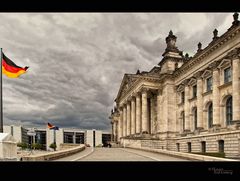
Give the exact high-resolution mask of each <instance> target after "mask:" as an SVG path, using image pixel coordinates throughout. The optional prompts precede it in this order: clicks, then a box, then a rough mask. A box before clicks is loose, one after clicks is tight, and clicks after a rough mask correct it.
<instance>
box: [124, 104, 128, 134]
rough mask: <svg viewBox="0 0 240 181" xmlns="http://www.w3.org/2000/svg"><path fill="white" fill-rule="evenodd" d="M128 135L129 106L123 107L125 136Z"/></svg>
mask: <svg viewBox="0 0 240 181" xmlns="http://www.w3.org/2000/svg"><path fill="white" fill-rule="evenodd" d="M126 135H127V106H126V104H124V105H123V136H126Z"/></svg>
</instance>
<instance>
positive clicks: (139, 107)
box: [136, 93, 142, 134]
mask: <svg viewBox="0 0 240 181" xmlns="http://www.w3.org/2000/svg"><path fill="white" fill-rule="evenodd" d="M140 96H141V95H140V94H139V93H138V94H137V95H136V133H137V134H139V133H141V118H142V114H141V112H142V111H141V110H142V105H141V97H140Z"/></svg>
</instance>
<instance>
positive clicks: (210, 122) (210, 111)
mask: <svg viewBox="0 0 240 181" xmlns="http://www.w3.org/2000/svg"><path fill="white" fill-rule="evenodd" d="M212 126H213V107H212V103H210V104H209V106H208V128H211V127H212Z"/></svg>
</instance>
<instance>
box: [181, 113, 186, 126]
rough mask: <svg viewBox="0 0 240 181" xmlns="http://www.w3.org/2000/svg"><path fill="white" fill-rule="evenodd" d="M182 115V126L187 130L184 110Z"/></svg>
mask: <svg viewBox="0 0 240 181" xmlns="http://www.w3.org/2000/svg"><path fill="white" fill-rule="evenodd" d="M181 117H182V128H183V131H184V130H185V114H184V111H182V112H181Z"/></svg>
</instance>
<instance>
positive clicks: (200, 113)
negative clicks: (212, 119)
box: [197, 76, 203, 129]
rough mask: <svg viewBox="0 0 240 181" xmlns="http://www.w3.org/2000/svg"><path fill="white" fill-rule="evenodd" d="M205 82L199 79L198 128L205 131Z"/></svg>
mask: <svg viewBox="0 0 240 181" xmlns="http://www.w3.org/2000/svg"><path fill="white" fill-rule="evenodd" d="M202 85H203V80H202V78H201V77H200V76H199V77H198V78H197V128H198V129H203V96H202V93H203V86H202Z"/></svg>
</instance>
